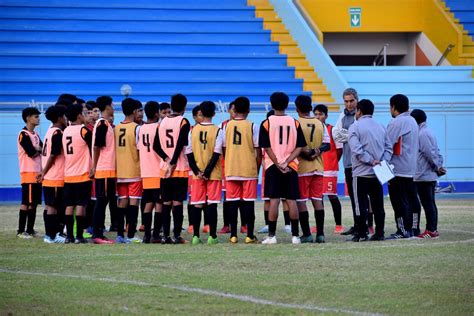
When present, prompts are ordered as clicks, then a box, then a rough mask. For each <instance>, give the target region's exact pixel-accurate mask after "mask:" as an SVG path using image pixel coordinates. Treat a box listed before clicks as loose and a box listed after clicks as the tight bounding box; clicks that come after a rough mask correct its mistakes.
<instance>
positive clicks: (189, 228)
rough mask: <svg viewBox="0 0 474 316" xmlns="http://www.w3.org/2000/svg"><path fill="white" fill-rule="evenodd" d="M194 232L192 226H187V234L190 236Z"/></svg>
mask: <svg viewBox="0 0 474 316" xmlns="http://www.w3.org/2000/svg"><path fill="white" fill-rule="evenodd" d="M193 232H194V230H193V225H189V226H188V234H192V233H193Z"/></svg>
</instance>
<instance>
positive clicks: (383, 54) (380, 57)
mask: <svg viewBox="0 0 474 316" xmlns="http://www.w3.org/2000/svg"><path fill="white" fill-rule="evenodd" d="M388 46H389V44H385V45H384V46H383V47H382V49H380V51H379V53H378V54H377V56H376V57H375V59H374V61H373V63H372V64H373V65H374V66H378V65H379V64H380V63H381V62H383V65H384V66H387V47H388Z"/></svg>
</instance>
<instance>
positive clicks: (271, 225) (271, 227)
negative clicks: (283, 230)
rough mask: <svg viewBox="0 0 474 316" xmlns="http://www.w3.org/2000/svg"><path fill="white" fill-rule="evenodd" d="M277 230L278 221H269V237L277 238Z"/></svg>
mask: <svg viewBox="0 0 474 316" xmlns="http://www.w3.org/2000/svg"><path fill="white" fill-rule="evenodd" d="M276 228H277V221H271V220H268V236H270V237H273V236H275V232H276Z"/></svg>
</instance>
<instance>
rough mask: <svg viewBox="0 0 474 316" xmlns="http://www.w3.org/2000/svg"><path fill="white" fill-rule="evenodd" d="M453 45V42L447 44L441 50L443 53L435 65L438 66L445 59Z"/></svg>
mask: <svg viewBox="0 0 474 316" xmlns="http://www.w3.org/2000/svg"><path fill="white" fill-rule="evenodd" d="M455 46H456V45H454V44H449V45H448V47H446V49H445V50H444V52H443V55H441V57H440V58H439V60H438V62H437V63H436V66H440V65H441V64H442V63H443V61H444V60H445V59H446V57H447V56H448V55H449V53H450V52H451V51H452V50H453V48H454V47H455Z"/></svg>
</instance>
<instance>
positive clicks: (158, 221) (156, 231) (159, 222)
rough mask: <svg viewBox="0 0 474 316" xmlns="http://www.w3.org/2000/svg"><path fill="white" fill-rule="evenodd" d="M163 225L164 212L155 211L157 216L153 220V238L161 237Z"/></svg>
mask: <svg viewBox="0 0 474 316" xmlns="http://www.w3.org/2000/svg"><path fill="white" fill-rule="evenodd" d="M162 226H163V214H162V213H158V212H155V218H154V220H153V238H156V239H158V238H159V237H160V231H161V227H162Z"/></svg>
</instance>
